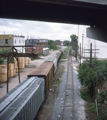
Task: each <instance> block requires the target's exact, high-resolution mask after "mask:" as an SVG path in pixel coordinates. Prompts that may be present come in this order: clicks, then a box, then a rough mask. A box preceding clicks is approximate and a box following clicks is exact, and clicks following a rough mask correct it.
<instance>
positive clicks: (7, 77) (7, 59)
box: [7, 57, 9, 93]
mask: <svg viewBox="0 0 107 120" xmlns="http://www.w3.org/2000/svg"><path fill="white" fill-rule="evenodd" d="M8 70H9V57H7V93H8V82H9V77H8Z"/></svg>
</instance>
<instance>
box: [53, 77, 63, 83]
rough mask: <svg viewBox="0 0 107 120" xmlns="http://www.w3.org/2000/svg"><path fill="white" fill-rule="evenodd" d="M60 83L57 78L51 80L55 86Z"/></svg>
mask: <svg viewBox="0 0 107 120" xmlns="http://www.w3.org/2000/svg"><path fill="white" fill-rule="evenodd" d="M60 82H61V81H60V79H59V78H54V79H53V83H55V84H59V83H60Z"/></svg>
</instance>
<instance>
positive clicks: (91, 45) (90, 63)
mask: <svg viewBox="0 0 107 120" xmlns="http://www.w3.org/2000/svg"><path fill="white" fill-rule="evenodd" d="M91 65H92V43H90V67H91Z"/></svg>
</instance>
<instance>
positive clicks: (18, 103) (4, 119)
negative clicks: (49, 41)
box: [0, 51, 62, 120]
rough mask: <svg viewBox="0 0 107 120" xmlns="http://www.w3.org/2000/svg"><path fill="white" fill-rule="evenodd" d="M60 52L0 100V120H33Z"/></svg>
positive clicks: (44, 96) (50, 81) (51, 77)
mask: <svg viewBox="0 0 107 120" xmlns="http://www.w3.org/2000/svg"><path fill="white" fill-rule="evenodd" d="M61 54H62V52H61V51H59V52H58V53H57V54H55V55H54V56H53V57H51V58H49V59H47V60H46V61H45V62H43V63H42V64H41V65H40V66H38V67H37V68H36V69H35V70H34V71H33V72H32V73H31V74H29V75H28V78H27V79H26V80H24V81H23V82H22V83H20V84H19V85H18V86H16V87H15V88H14V89H13V90H11V91H10V92H9V93H7V94H6V95H5V96H4V97H3V98H1V99H0V120H33V119H34V117H35V116H36V114H37V112H38V110H39V108H40V106H41V105H42V102H43V101H44V99H45V98H46V97H47V95H48V92H49V89H50V88H51V84H52V80H53V76H54V74H55V70H56V69H57V62H58V61H59V59H60V56H61Z"/></svg>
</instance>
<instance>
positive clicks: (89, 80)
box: [78, 60, 107, 120]
mask: <svg viewBox="0 0 107 120" xmlns="http://www.w3.org/2000/svg"><path fill="white" fill-rule="evenodd" d="M78 78H79V81H80V83H81V84H82V85H83V86H84V87H85V90H84V89H83V87H82V89H81V91H80V94H81V97H82V98H83V99H84V100H86V101H89V102H91V103H89V104H90V109H91V111H93V112H94V113H96V104H95V99H96V100H97V109H98V118H97V119H98V120H106V119H107V88H105V89H104V90H101V91H100V92H99V93H97V89H98V88H102V86H103V84H104V83H106V82H107V61H98V60H93V61H92V65H91V66H90V63H89V62H87V63H83V64H82V65H81V66H79V68H78Z"/></svg>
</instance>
